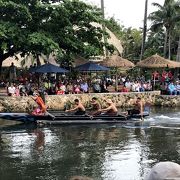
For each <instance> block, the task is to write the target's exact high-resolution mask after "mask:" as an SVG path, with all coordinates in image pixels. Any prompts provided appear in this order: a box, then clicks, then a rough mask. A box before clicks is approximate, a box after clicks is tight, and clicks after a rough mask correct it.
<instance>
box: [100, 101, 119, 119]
mask: <svg viewBox="0 0 180 180" xmlns="http://www.w3.org/2000/svg"><path fill="white" fill-rule="evenodd" d="M106 102H107V104H108V107H107V108H105V109H101V110H100V112H105V115H108V116H116V115H117V113H118V110H117V108H116V105H115V104H114V103H113V102H112V100H111V99H107V100H106Z"/></svg>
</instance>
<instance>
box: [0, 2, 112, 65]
mask: <svg viewBox="0 0 180 180" xmlns="http://www.w3.org/2000/svg"><path fill="white" fill-rule="evenodd" d="M0 16H1V20H0V67H1V65H2V62H3V61H4V60H5V59H6V58H7V57H9V56H13V55H14V54H16V53H19V52H20V53H21V55H22V56H23V55H25V54H28V53H32V54H34V55H35V56H36V57H37V59H38V56H39V55H40V54H41V53H43V54H46V55H48V54H50V53H51V52H56V54H59V56H58V57H64V56H65V57H68V58H67V59H69V58H71V57H73V56H74V55H76V54H78V55H82V56H84V57H89V56H93V55H99V54H103V47H104V46H106V47H107V48H109V49H110V50H111V46H110V45H108V44H107V43H106V44H105V43H103V41H102V37H103V32H102V29H101V28H98V27H94V26H93V25H92V24H91V22H97V23H101V22H102V16H101V11H100V10H99V9H97V8H95V7H92V6H91V5H88V4H85V3H84V2H81V1H79V0H53V1H52V0H13V1H11V0H0Z"/></svg>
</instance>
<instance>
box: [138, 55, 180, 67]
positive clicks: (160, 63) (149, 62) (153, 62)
mask: <svg viewBox="0 0 180 180" xmlns="http://www.w3.org/2000/svg"><path fill="white" fill-rule="evenodd" d="M137 66H138V67H144V68H166V67H169V68H177V67H180V63H179V62H175V61H171V60H168V59H165V58H163V57H161V56H159V55H157V54H155V55H153V56H151V57H148V58H146V59H145V60H142V61H140V62H138V63H137Z"/></svg>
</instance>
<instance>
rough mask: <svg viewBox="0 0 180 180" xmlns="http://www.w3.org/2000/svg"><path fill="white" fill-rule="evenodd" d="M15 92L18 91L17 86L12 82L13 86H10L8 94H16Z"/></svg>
mask: <svg viewBox="0 0 180 180" xmlns="http://www.w3.org/2000/svg"><path fill="white" fill-rule="evenodd" d="M15 93H16V88H15V86H14V85H13V84H11V86H9V87H8V95H9V96H15Z"/></svg>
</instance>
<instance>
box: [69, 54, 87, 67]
mask: <svg viewBox="0 0 180 180" xmlns="http://www.w3.org/2000/svg"><path fill="white" fill-rule="evenodd" d="M87 62H89V60H87V59H85V58H83V57H81V56H77V57H76V58H75V59H73V61H72V65H73V66H74V67H76V66H80V65H82V64H85V63H87Z"/></svg>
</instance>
